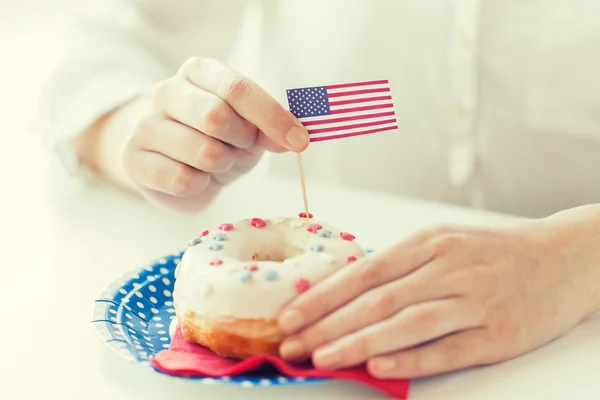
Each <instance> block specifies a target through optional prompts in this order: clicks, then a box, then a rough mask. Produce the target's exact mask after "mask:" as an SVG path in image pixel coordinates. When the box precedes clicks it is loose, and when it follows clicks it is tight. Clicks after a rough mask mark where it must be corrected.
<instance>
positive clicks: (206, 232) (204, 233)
mask: <svg viewBox="0 0 600 400" xmlns="http://www.w3.org/2000/svg"><path fill="white" fill-rule="evenodd" d="M206 235H208V231H204V232H202V233H201V234H200V236H201V237H202V236H206Z"/></svg>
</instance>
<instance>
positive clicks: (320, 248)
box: [308, 243, 325, 251]
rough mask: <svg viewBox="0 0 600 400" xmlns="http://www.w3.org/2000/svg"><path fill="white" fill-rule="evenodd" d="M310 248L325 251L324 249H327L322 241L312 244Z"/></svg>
mask: <svg viewBox="0 0 600 400" xmlns="http://www.w3.org/2000/svg"><path fill="white" fill-rule="evenodd" d="M308 249H309V250H310V251H323V250H325V246H323V245H322V244H320V243H314V244H311V245H310V247H309V248H308Z"/></svg>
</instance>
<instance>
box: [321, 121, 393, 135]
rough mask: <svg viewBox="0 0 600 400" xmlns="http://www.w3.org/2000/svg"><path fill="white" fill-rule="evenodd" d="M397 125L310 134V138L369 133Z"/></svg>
mask: <svg viewBox="0 0 600 400" xmlns="http://www.w3.org/2000/svg"><path fill="white" fill-rule="evenodd" d="M397 125H398V124H397V123H393V124H385V125H375V126H369V127H366V128H354V129H344V130H340V131H333V132H324V133H317V134H311V135H310V137H311V138H315V139H316V138H322V137H328V136H338V135H345V134H348V133H357V132H364V131H370V130H374V129H383V128H391V127H395V126H397Z"/></svg>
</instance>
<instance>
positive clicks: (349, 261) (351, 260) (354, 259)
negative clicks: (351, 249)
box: [348, 256, 358, 264]
mask: <svg viewBox="0 0 600 400" xmlns="http://www.w3.org/2000/svg"><path fill="white" fill-rule="evenodd" d="M356 260H358V258H356V257H355V256H348V264H350V263H353V262H354V261H356Z"/></svg>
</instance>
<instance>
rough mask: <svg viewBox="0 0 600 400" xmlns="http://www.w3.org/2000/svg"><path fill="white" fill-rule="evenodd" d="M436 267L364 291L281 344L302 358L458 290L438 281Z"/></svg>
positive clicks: (293, 357) (292, 355) (290, 354)
mask: <svg viewBox="0 0 600 400" xmlns="http://www.w3.org/2000/svg"><path fill="white" fill-rule="evenodd" d="M433 263H435V261H433ZM435 270H436V269H435V267H434V268H431V267H430V266H425V267H423V268H420V269H419V270H417V271H415V272H413V273H412V274H409V275H407V276H405V277H404V278H401V279H399V280H396V281H392V282H390V283H387V284H385V285H383V286H380V287H378V288H375V289H373V290H370V291H368V292H366V293H364V294H362V295H360V296H359V297H358V298H356V299H354V300H352V301H351V302H350V303H348V304H346V305H345V306H343V307H341V308H339V309H338V310H335V311H334V312H332V313H331V314H329V315H327V316H325V317H324V318H323V319H321V320H319V321H318V322H316V323H315V324H313V325H311V326H309V327H308V328H306V329H305V330H303V331H302V332H300V333H299V334H297V335H295V336H291V337H289V338H287V339H286V340H285V341H284V342H283V344H282V346H281V350H280V353H281V355H282V357H284V358H286V359H288V360H301V359H303V358H304V357H306V356H308V355H310V354H311V353H312V352H313V351H314V350H315V349H316V348H317V347H319V346H322V345H324V344H326V343H329V342H332V341H334V340H337V339H339V338H341V337H343V336H345V335H348V334H350V333H352V332H356V331H358V330H359V329H361V328H365V327H367V326H370V325H373V324H374V323H376V322H379V321H383V320H385V319H387V318H390V317H392V316H393V315H395V314H396V313H398V312H399V311H400V310H402V309H404V308H406V307H408V306H410V305H413V304H419V303H423V302H426V301H431V300H437V299H441V298H446V297H449V296H450V295H453V294H455V290H454V288H453V287H450V286H448V285H443V284H438V283H439V282H440V280H439V279H437V280H436V276H435Z"/></svg>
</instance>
